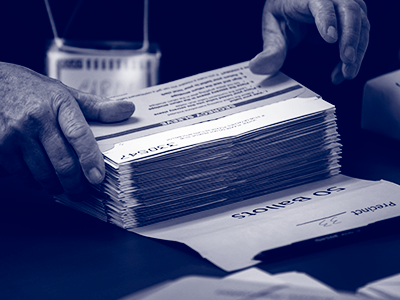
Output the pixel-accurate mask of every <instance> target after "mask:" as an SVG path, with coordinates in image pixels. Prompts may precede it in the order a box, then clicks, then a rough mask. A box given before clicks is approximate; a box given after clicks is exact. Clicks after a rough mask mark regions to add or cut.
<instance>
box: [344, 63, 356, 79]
mask: <svg viewBox="0 0 400 300" xmlns="http://www.w3.org/2000/svg"><path fill="white" fill-rule="evenodd" d="M345 73H346V74H345V77H346V78H347V79H353V78H354V77H356V75H357V66H356V65H355V64H346V65H345Z"/></svg>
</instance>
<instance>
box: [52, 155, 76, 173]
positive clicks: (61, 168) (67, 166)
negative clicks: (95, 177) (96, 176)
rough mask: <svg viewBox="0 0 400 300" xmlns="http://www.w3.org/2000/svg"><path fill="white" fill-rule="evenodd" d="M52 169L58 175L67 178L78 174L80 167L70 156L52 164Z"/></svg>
mask: <svg viewBox="0 0 400 300" xmlns="http://www.w3.org/2000/svg"><path fill="white" fill-rule="evenodd" d="M54 169H55V171H56V173H57V175H58V176H60V177H63V178H66V177H67V178H69V177H74V176H78V174H79V172H80V168H79V167H78V166H77V164H75V162H74V160H73V159H72V158H70V157H63V158H61V159H60V160H58V161H57V162H56V163H55V164H54Z"/></svg>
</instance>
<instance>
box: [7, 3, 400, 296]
mask: <svg viewBox="0 0 400 300" xmlns="http://www.w3.org/2000/svg"><path fill="white" fill-rule="evenodd" d="M20 2H23V3H24V5H25V6H27V9H25V10H21V9H20V8H19V3H20ZM222 2H223V1H222ZM227 2H229V3H236V2H232V1H225V5H226V3H227ZM263 2H264V1H263V0H259V1H254V5H253V6H245V7H246V9H244V6H243V5H239V4H232V5H230V6H229V9H228V10H227V8H226V7H227V6H226V7H223V5H220V6H218V7H215V6H214V7H212V5H213V3H215V1H203V2H201V4H198V5H197V6H196V7H192V6H190V5H188V4H187V3H189V2H188V1H172V2H171V3H172V4H171V5H167V4H166V3H170V2H169V1H159V2H157V1H154V2H152V3H156V4H157V3H158V4H157V5H158V9H157V10H155V13H154V14H153V18H154V19H158V23H157V26H155V27H156V28H157V29H154V30H153V31H151V32H152V33H153V35H151V38H152V39H153V40H154V41H156V42H159V43H160V46H161V51H162V53H163V57H162V69H161V81H162V82H167V81H170V80H174V79H178V78H181V77H184V76H188V75H192V74H195V73H198V72H202V71H207V70H210V69H214V68H218V67H223V66H226V65H229V64H233V63H237V62H241V61H245V60H248V59H251V58H252V56H254V55H255V54H256V53H257V52H258V51H260V47H261V46H262V42H261V39H260V26H259V23H260V17H261V9H262V4H263ZM366 2H367V4H368V5H369V8H370V20H371V24H372V27H371V42H370V48H369V50H368V52H367V55H366V57H365V63H364V64H363V67H362V69H361V71H360V74H359V76H358V77H357V79H355V80H354V81H349V82H345V83H344V84H342V85H340V86H333V85H331V84H330V82H329V74H330V71H331V69H332V68H333V66H334V65H335V64H336V62H337V48H336V45H333V46H334V47H331V46H332V45H324V44H318V43H317V44H304V45H301V46H300V47H299V48H298V49H297V50H293V51H292V52H290V54H289V56H288V59H287V61H286V64H285V66H284V68H283V71H284V72H285V73H286V74H288V75H289V76H291V77H293V78H294V79H296V80H298V81H299V82H300V83H302V84H304V85H306V86H307V87H309V88H310V89H312V90H314V91H316V92H317V93H319V94H320V95H321V96H322V97H323V98H324V99H326V100H327V101H329V102H331V103H333V104H335V105H336V107H337V115H338V126H339V133H340V134H341V136H342V142H343V158H342V160H341V163H342V172H343V173H344V174H346V175H350V176H354V177H358V178H364V179H372V180H379V179H386V180H390V181H393V182H395V183H398V184H400V160H399V153H400V143H399V142H396V141H392V140H389V139H385V138H382V137H379V136H375V135H373V134H370V133H367V132H364V131H362V130H361V129H360V125H359V124H360V119H361V102H362V88H363V85H364V84H365V82H366V81H367V80H368V79H371V78H373V77H376V76H378V75H381V74H384V73H387V72H389V71H392V70H396V69H399V68H400V62H399V59H398V51H399V49H400V38H399V36H398V29H399V28H400V27H399V18H397V13H398V11H399V3H398V1H397V0H382V1H366ZM185 3H186V4H185ZM190 3H191V2H190ZM199 3H200V2H199ZM237 3H240V2H237ZM5 5H6V4H5ZM34 5H36V6H34ZM41 5H43V3H42V2H41V1H10V2H9V3H7V5H6V7H5V8H4V9H7V11H9V12H10V16H9V18H8V19H7V18H1V19H0V25H1V26H0V27H1V28H13V29H14V31H12V30H9V31H4V32H2V35H1V38H2V41H6V44H7V43H8V45H9V46H8V47H5V46H3V47H1V49H0V60H2V61H8V62H12V63H18V64H22V65H25V66H27V67H29V68H32V69H34V70H35V71H38V72H41V71H42V70H43V56H44V46H43V45H44V44H45V40H46V39H48V38H51V31H50V30H49V27H48V23H47V20H46V14H45V12H44V11H43V6H41ZM153 5H154V4H153ZM182 5H183V6H182ZM185 5H186V6H185ZM28 6H29V7H28ZM33 7H35V8H38V7H39V8H40V9H39V11H38V13H32V12H33ZM179 7H181V8H182V7H183V8H185V11H186V12H188V11H189V12H190V13H182V12H180V11H179V10H178V8H179ZM211 8H212V9H211ZM4 9H3V11H5V10H4ZM17 11H19V12H20V13H21V15H22V17H23V20H25V21H24V22H20V21H18V20H19V19H17V18H11V17H12V16H13V13H15V12H17ZM224 12H226V13H224ZM207 13H209V14H208V15H207ZM243 14H244V16H245V17H244V20H245V22H243V20H241V19H240V16H241V15H243ZM254 15H256V16H257V17H251V16H254ZM179 18H181V19H180V20H179ZM3 23H4V24H3ZM10 24H11V25H10ZM182 24H185V26H182ZM6 25H7V26H10V27H6ZM186 25H187V26H186ZM246 26H247V27H246ZM44 28H46V29H45V30H44ZM188 28H191V31H188V30H189V29H188ZM215 28H219V29H218V30H216V29H215ZM255 28H256V29H255ZM39 29H43V30H39ZM78 29H79V26H78ZM214 29H215V30H214ZM71 30H72V31H71V32H73V27H71ZM21 32H23V34H21ZM250 33H251V34H250ZM35 34H36V35H35ZM21 36H23V37H24V38H25V41H23V40H22V39H21V38H20V37H21ZM204 41H206V42H204ZM252 41H254V42H252ZM27 44H28V45H29V47H26V45H27ZM24 47H25V48H24ZM28 50H29V51H28ZM204 58H207V59H204ZM0 204H1V215H0V299H42V300H43V299H76V300H77V299H117V298H119V297H122V296H125V295H127V294H129V293H132V292H135V291H138V290H141V289H144V288H146V287H149V286H153V285H155V284H158V283H161V282H164V281H166V280H171V279H175V278H178V277H181V276H185V275H209V276H218V277H222V276H225V275H227V273H226V272H225V271H223V270H221V269H219V268H217V267H216V266H214V265H213V264H211V263H210V262H208V261H206V260H204V259H202V258H201V257H200V256H199V255H198V254H197V253H196V252H195V251H193V250H191V249H189V248H188V247H186V246H185V245H182V244H178V243H174V242H163V241H158V240H154V239H150V238H145V237H142V236H139V235H136V234H133V233H130V232H127V231H125V230H123V229H120V228H118V227H116V226H113V225H110V224H107V223H104V222H102V221H100V220H97V219H95V218H93V217H90V216H88V215H85V214H83V213H80V212H77V211H74V210H72V209H70V208H67V207H65V206H63V205H61V204H57V203H55V202H54V201H53V199H52V197H51V196H49V195H48V194H46V193H45V192H43V191H35V190H30V189H28V188H26V187H24V186H22V185H21V184H20V182H19V181H18V179H17V178H13V177H2V178H0ZM388 230H389V229H388ZM311 250H312V249H310V253H308V254H301V255H300V254H296V253H294V254H293V256H292V257H289V258H287V259H284V260H280V261H276V262H270V263H264V264H260V265H258V267H260V268H261V269H263V270H265V271H268V272H271V273H278V272H284V271H299V272H305V273H307V274H309V275H311V276H313V277H315V278H317V279H319V280H321V281H322V282H324V283H326V284H328V285H330V286H332V287H333V288H337V289H340V290H347V291H354V290H356V289H357V288H358V287H361V286H363V285H365V284H367V283H368V282H370V281H373V280H376V279H380V278H384V277H387V276H390V275H393V274H396V273H400V228H399V229H398V230H397V229H395V230H394V232H391V233H390V234H385V230H383V232H382V235H381V236H375V237H371V238H370V239H368V240H363V241H357V242H353V243H351V244H346V245H338V246H335V247H333V248H331V249H325V250H321V251H317V252H312V251H311Z"/></svg>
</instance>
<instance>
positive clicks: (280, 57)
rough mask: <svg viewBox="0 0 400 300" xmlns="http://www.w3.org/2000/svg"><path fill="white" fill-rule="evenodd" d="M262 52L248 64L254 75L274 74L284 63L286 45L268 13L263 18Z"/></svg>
mask: <svg viewBox="0 0 400 300" xmlns="http://www.w3.org/2000/svg"><path fill="white" fill-rule="evenodd" d="M262 31H263V32H262V34H263V40H264V50H263V51H262V52H261V53H259V54H258V55H257V56H256V57H254V58H253V59H252V60H251V61H250V64H249V67H250V70H251V71H252V72H253V73H254V74H263V75H264V74H265V75H266V74H275V73H277V72H278V71H279V70H280V68H281V67H282V65H283V63H284V62H285V58H286V53H287V49H288V43H287V40H286V37H285V36H284V34H283V32H282V29H281V25H280V23H279V22H278V20H276V18H275V17H274V16H273V15H272V14H271V13H270V12H264V16H263V30H262Z"/></svg>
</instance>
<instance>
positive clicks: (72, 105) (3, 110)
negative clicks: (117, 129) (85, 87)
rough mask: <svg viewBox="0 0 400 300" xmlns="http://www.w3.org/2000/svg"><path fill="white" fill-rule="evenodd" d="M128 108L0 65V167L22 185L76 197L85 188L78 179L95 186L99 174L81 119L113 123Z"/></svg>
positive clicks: (102, 171) (129, 110)
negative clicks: (38, 185)
mask: <svg viewBox="0 0 400 300" xmlns="http://www.w3.org/2000/svg"><path fill="white" fill-rule="evenodd" d="M134 110H135V107H134V105H133V103H131V102H128V101H111V100H109V99H107V98H103V97H99V96H94V95H90V94H86V93H82V92H79V91H78V90H75V89H73V88H70V87H67V86H65V85H64V84H62V83H61V82H60V81H58V80H55V79H51V78H49V77H46V76H43V75H40V74H38V73H35V72H33V71H31V70H29V69H26V68H24V67H21V66H17V65H12V64H7V63H0V166H2V167H3V168H4V169H6V170H7V171H8V172H9V173H11V174H15V175H17V176H19V177H21V178H22V179H23V180H25V181H26V182H27V183H28V184H29V183H30V184H31V185H32V184H33V185H37V184H38V183H39V184H40V185H41V186H42V187H43V188H44V189H45V190H47V191H48V192H49V193H51V194H60V193H63V192H65V193H66V194H67V195H69V197H70V198H71V199H73V200H74V199H75V200H77V198H79V197H80V196H81V195H82V194H83V193H84V192H85V182H86V180H85V179H84V177H86V178H87V180H89V182H90V183H92V184H99V183H101V182H102V180H103V179H104V174H105V168H104V160H103V157H102V154H101V152H100V150H99V148H98V145H97V143H96V141H95V139H94V136H93V133H92V131H91V130H90V128H89V126H88V124H87V122H86V120H85V117H86V118H88V119H92V120H98V121H101V122H116V121H121V120H124V119H127V118H129V117H130V116H131V115H132V113H133V111H134ZM82 171H83V172H82ZM83 174H84V176H83Z"/></svg>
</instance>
